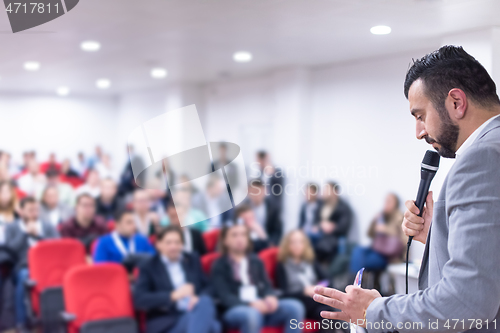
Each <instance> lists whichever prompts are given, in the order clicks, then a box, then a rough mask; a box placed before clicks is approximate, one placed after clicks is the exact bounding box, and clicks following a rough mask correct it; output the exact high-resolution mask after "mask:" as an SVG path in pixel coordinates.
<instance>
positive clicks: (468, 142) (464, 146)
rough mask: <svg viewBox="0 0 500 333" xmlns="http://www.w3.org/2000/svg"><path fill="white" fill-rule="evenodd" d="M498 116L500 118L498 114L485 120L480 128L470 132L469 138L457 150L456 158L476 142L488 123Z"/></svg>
mask: <svg viewBox="0 0 500 333" xmlns="http://www.w3.org/2000/svg"><path fill="white" fill-rule="evenodd" d="M498 116H500V114H497V115H496V116H493V117H491V118H490V119H488V120H486V121H485V122H484V123H483V124H482V125H481V126H479V127H478V128H477V129H476V130H475V131H474V132H472V134H471V135H469V137H468V138H467V139H466V140H465V141H464V143H462V145H461V146H460V148H458V149H457V151H456V153H455V155H456V156H457V157H458V156H459V155H461V154H463V153H464V151H465V150H466V149H467V148H469V147H470V146H471V145H472V144H473V143H474V141H476V139H477V137H478V136H479V134H480V133H481V131H482V130H483V129H484V128H485V127H486V126H488V124H489V123H491V122H492V121H493V119H495V118H498Z"/></svg>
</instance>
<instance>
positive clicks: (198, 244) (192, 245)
mask: <svg viewBox="0 0 500 333" xmlns="http://www.w3.org/2000/svg"><path fill="white" fill-rule="evenodd" d="M184 214H186V207H185V206H184V205H183V204H182V203H178V204H177V205H175V206H174V203H173V202H172V201H168V202H167V216H168V218H169V222H170V225H174V226H177V227H179V228H181V230H182V235H183V238H184V251H185V252H189V253H191V252H196V253H197V254H198V255H199V256H200V257H201V256H203V255H204V254H205V253H206V252H207V249H206V247H205V242H204V241H203V236H202V233H201V231H199V230H197V229H193V228H189V227H188V226H186V227H183V228H182V226H181V222H180V219H179V216H183V215H184Z"/></svg>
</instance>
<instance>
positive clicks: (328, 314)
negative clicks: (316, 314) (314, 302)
mask: <svg viewBox="0 0 500 333" xmlns="http://www.w3.org/2000/svg"><path fill="white" fill-rule="evenodd" d="M320 315H321V317H323V318H326V319H336V320H343V321H349V319H350V318H349V316H348V315H347V314H346V313H345V312H343V311H339V312H333V311H321V313H320Z"/></svg>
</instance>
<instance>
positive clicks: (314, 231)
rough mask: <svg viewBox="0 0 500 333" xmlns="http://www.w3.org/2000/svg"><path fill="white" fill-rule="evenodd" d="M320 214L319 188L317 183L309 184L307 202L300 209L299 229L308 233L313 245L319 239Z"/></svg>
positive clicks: (307, 186)
mask: <svg viewBox="0 0 500 333" xmlns="http://www.w3.org/2000/svg"><path fill="white" fill-rule="evenodd" d="M320 212H321V200H320V199H319V186H318V184H315V183H309V184H307V185H306V201H305V202H304V203H303V204H302V207H301V208H300V215H299V228H300V229H302V230H303V231H304V232H305V233H306V235H307V236H308V237H309V238H310V239H311V241H312V242H313V243H314V242H315V241H316V240H317V239H318V237H319V222H320V220H321V215H320Z"/></svg>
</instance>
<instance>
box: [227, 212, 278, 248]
mask: <svg viewBox="0 0 500 333" xmlns="http://www.w3.org/2000/svg"><path fill="white" fill-rule="evenodd" d="M234 221H235V222H236V223H238V224H244V225H245V226H246V227H247V228H248V231H249V233H250V239H251V241H252V249H253V251H254V252H255V253H258V252H260V251H262V250H264V249H266V248H268V247H269V245H270V244H269V238H268V236H267V232H266V231H265V230H264V228H263V227H262V226H261V225H260V224H259V222H257V219H256V218H255V213H254V211H253V210H252V208H250V206H248V205H245V204H240V205H238V207H236V212H235V214H234Z"/></svg>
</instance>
